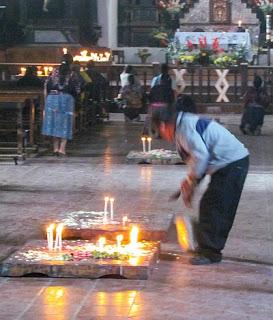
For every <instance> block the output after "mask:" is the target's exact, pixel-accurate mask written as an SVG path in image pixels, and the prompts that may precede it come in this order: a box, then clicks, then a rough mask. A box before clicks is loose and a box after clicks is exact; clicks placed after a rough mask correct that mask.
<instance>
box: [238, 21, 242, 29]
mask: <svg viewBox="0 0 273 320" xmlns="http://www.w3.org/2000/svg"><path fill="white" fill-rule="evenodd" d="M241 26H242V20H239V21H238V27H239V28H241Z"/></svg>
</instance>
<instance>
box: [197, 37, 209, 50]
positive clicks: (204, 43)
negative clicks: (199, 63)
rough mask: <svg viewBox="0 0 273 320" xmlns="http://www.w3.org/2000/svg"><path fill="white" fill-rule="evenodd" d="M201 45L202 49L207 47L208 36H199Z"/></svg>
mask: <svg viewBox="0 0 273 320" xmlns="http://www.w3.org/2000/svg"><path fill="white" fill-rule="evenodd" d="M199 47H200V49H206V47H207V38H206V37H204V38H199Z"/></svg>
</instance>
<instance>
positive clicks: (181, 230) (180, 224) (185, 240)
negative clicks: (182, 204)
mask: <svg viewBox="0 0 273 320" xmlns="http://www.w3.org/2000/svg"><path fill="white" fill-rule="evenodd" d="M176 231H177V240H178V243H179V244H180V246H181V248H182V249H183V251H185V252H186V251H188V250H189V249H191V248H190V241H189V232H188V229H187V226H186V223H185V220H184V219H183V218H182V217H177V218H176Z"/></svg>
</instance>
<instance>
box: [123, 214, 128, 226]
mask: <svg viewBox="0 0 273 320" xmlns="http://www.w3.org/2000/svg"><path fill="white" fill-rule="evenodd" d="M127 222H128V217H127V216H124V217H123V218H122V226H123V227H125V226H126V223H127Z"/></svg>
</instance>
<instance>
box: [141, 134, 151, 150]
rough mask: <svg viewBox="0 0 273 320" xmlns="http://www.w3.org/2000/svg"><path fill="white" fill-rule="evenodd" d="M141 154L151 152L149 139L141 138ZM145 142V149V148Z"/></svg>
mask: <svg viewBox="0 0 273 320" xmlns="http://www.w3.org/2000/svg"><path fill="white" fill-rule="evenodd" d="M141 141H142V148H143V152H149V151H151V150H152V138H151V137H141ZM146 141H147V144H148V146H147V148H146Z"/></svg>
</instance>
